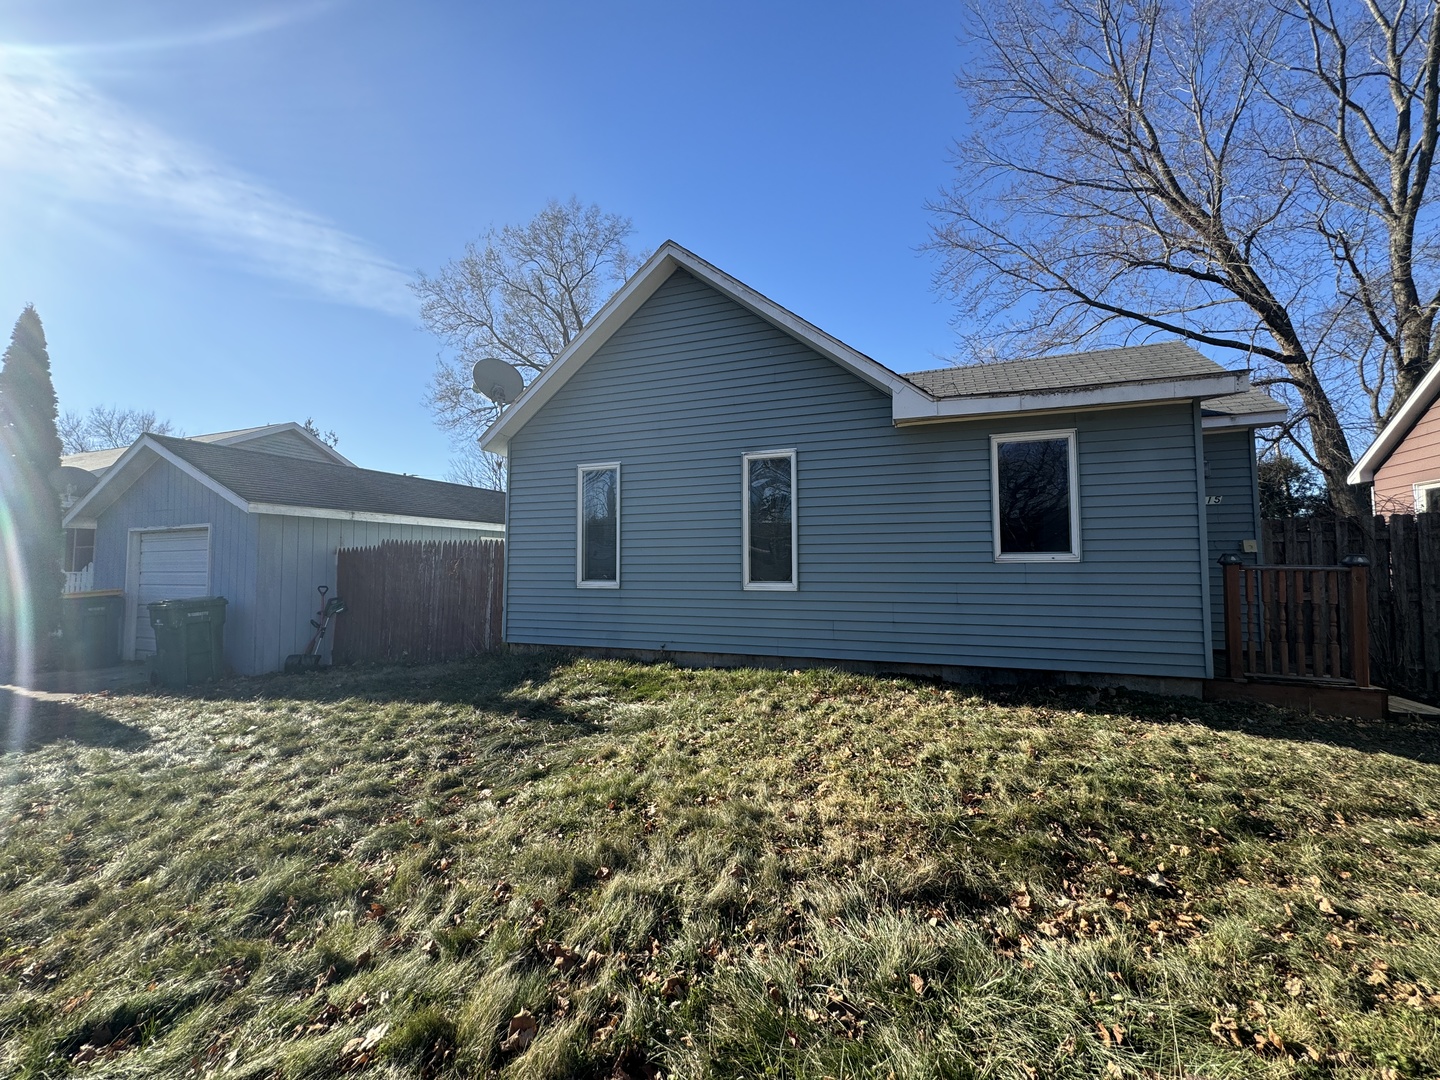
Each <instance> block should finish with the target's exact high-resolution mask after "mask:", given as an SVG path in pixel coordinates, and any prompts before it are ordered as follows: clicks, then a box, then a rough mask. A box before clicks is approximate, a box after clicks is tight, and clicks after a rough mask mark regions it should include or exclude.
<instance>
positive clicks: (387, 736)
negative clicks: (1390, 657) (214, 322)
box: [0, 656, 1440, 1080]
mask: <svg viewBox="0 0 1440 1080" xmlns="http://www.w3.org/2000/svg"><path fill="white" fill-rule="evenodd" d="M3 704H4V703H0V708H3ZM12 704H13V703H12ZM0 735H3V736H4V739H3V741H0V749H3V748H7V747H8V748H9V752H8V753H0V1075H4V1076H22V1077H52V1076H68V1075H83V1076H194V1077H210V1076H215V1077H221V1076H224V1077H272V1076H275V1077H310V1076H327V1075H334V1074H345V1073H364V1074H366V1075H370V1076H486V1075H492V1074H493V1075H500V1076H505V1077H542V1076H553V1077H560V1076H589V1077H602V1078H604V1077H615V1078H619V1077H625V1076H630V1077H653V1076H657V1075H660V1074H663V1075H665V1076H667V1077H669V1076H678V1077H692V1076H693V1077H702V1076H703V1077H732V1076H734V1077H738V1076H773V1077H814V1078H820V1077H834V1078H837V1080H838V1078H840V1077H859V1076H879V1077H882V1078H883V1077H887V1076H894V1077H896V1078H904V1077H927V1076H955V1077H968V1076H987V1077H989V1076H994V1077H1016V1078H1032V1077H1066V1076H1075V1077H1079V1076H1093V1077H1142V1076H1143V1077H1182V1076H1183V1077H1202V1076H1203V1077H1246V1076H1284V1077H1290V1076H1294V1077H1312V1076H1313V1077H1434V1076H1440V731H1437V729H1436V728H1435V727H1434V726H1428V727H1427V726H1418V725H1414V726H1403V725H1395V724H1378V723H1376V724H1356V723H1351V722H1347V721H1338V720H1325V719H1315V718H1303V717H1295V716H1288V715H1286V714H1283V713H1279V712H1275V711H1272V710H1266V709H1258V708H1257V709H1243V708H1237V707H1223V708H1222V707H1215V706H1205V705H1202V704H1200V703H1198V702H1186V701H1179V700H1173V699H1163V698H1148V697H1142V696H1138V695H1135V696H1130V695H1124V694H1121V695H1100V694H1096V693H1094V692H1089V693H1087V692H1085V691H1074V692H1069V691H1067V692H1049V693H1046V692H1033V693H1026V694H1014V695H1005V694H985V695H981V694H977V693H975V692H972V691H970V690H967V689H964V688H957V687H948V686H943V685H936V684H931V683H926V682H914V681H906V680H898V679H896V680H892V679H876V678H868V677H862V676H855V675H847V674H839V673H836V672H832V671H805V672H793V673H792V672H766V671H751V670H744V671H722V672H713V671H706V672H695V671H685V670H679V669H674V668H670V667H667V666H647V665H635V664H625V663H618V662H596V661H586V660H572V659H567V658H564V657H554V656H552V657H528V658H526V657H512V658H500V659H493V660H482V661H476V662H472V663H463V664H454V665H447V666H441V667H432V668H411V669H383V670H382V669H357V670H338V671H332V672H327V673H322V674H319V675H315V676H312V677H299V678H292V679H282V678H275V679H262V680H246V681H241V682H235V683H230V684H225V685H222V686H220V687H218V688H216V689H214V690H212V691H211V692H209V693H207V694H205V695H199V694H197V695H194V696H167V695H161V694H157V695H137V696H119V695H117V696H94V697H87V698H82V699H78V700H76V701H75V702H74V703H73V704H72V705H70V706H68V707H64V708H60V709H57V708H51V709H49V710H46V711H43V712H42V713H39V714H36V715H34V716H32V717H31V720H30V722H29V723H28V725H27V726H26V728H25V729H24V730H23V731H22V730H19V728H18V725H17V722H16V720H15V718H14V717H13V716H12V718H11V719H10V721H9V722H8V726H6V725H5V724H0Z"/></svg>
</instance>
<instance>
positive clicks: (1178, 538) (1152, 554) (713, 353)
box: [506, 271, 1210, 678]
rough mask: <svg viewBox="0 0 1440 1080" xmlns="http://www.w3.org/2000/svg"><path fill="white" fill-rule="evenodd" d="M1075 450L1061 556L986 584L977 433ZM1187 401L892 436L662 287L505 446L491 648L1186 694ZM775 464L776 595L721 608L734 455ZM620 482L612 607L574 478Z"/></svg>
mask: <svg viewBox="0 0 1440 1080" xmlns="http://www.w3.org/2000/svg"><path fill="white" fill-rule="evenodd" d="M1060 428H1075V429H1077V431H1078V435H1077V440H1078V463H1079V489H1080V500H1081V502H1080V523H1081V544H1082V559H1081V561H1080V562H1078V563H1074V562H1070V563H1064V562H1061V563H996V562H995V561H994V557H993V541H992V531H991V501H990V444H989V439H990V436H991V434H995V433H1008V432H1022V431H1036V430H1049V429H1060ZM1199 444H1200V435H1199V412H1198V406H1196V405H1194V404H1192V403H1188V402H1186V403H1179V404H1170V405H1162V406H1154V407H1147V408H1131V409H1121V410H1113V411H1106V412H1084V413H1075V414H1070V415H1061V416H1056V415H1050V416H1045V417H1041V418H1031V419H1014V418H1012V419H1001V420H976V421H967V422H963V423H945V424H934V425H923V426H916V427H908V428H896V427H895V426H894V425H893V424H892V422H891V411H890V400H889V397H888V395H887V394H885V393H884V392H882V391H879V390H877V389H875V388H874V387H872V386H870V385H869V384H868V383H865V382H863V381H862V380H860V379H858V378H856V377H855V376H854V375H852V374H850V373H849V372H847V371H845V370H844V369H842V368H840V367H839V366H837V365H836V364H834V363H832V362H831V361H829V360H827V359H825V358H824V357H822V356H820V355H819V354H817V353H815V352H814V351H813V350H811V349H810V348H808V347H807V346H805V345H803V344H801V343H800V342H798V341H796V340H795V339H794V338H792V337H790V336H789V335H787V334H784V333H782V332H781V331H779V330H777V329H775V328H774V327H773V326H771V325H770V324H769V323H767V322H765V321H763V320H762V319H760V318H759V317H757V316H756V315H754V314H753V313H751V312H749V311H748V310H747V309H745V308H743V307H742V306H740V305H739V304H736V303H735V302H733V301H731V300H730V299H729V298H727V297H725V296H723V295H722V294H720V293H718V292H717V291H715V290H714V289H712V288H710V287H709V286H708V285H705V284H704V283H702V282H700V281H698V280H697V279H695V278H694V277H692V276H690V275H689V274H687V273H685V272H684V271H677V272H676V273H675V274H674V275H673V276H672V277H671V278H670V279H669V280H668V281H667V282H666V283H665V284H664V285H662V286H661V287H660V289H659V290H658V291H657V292H656V293H655V294H654V295H653V296H652V297H651V298H650V299H649V300H648V301H647V302H646V303H645V304H644V305H643V306H642V307H641V308H640V309H639V310H638V311H637V312H636V313H635V315H633V316H632V317H631V318H630V319H629V320H628V321H627V322H626V324H625V325H624V326H622V327H621V328H620V329H619V330H618V331H617V332H616V333H615V334H614V335H613V336H612V337H611V338H610V339H609V341H607V342H606V343H605V345H604V346H603V347H602V348H601V349H600V350H599V351H598V352H597V353H596V354H595V355H594V356H593V357H592V358H591V359H590V360H588V361H587V362H586V364H585V365H584V367H583V368H581V369H580V371H578V372H577V373H576V374H575V375H574V376H573V377H572V378H571V379H570V381H569V382H568V383H566V385H565V386H564V387H563V388H561V389H560V391H559V392H558V393H557V394H556V395H555V396H554V398H552V399H551V400H550V401H549V402H548V403H547V404H546V405H545V407H544V408H542V409H541V410H540V411H539V412H538V413H537V414H536V416H535V417H533V418H532V419H531V420H530V421H529V423H527V424H526V425H525V427H524V428H522V429H521V430H520V431H519V432H518V433H517V434H516V435H515V436H514V438H513V439H512V440H511V442H510V447H509V456H510V496H509V510H508V514H509V519H508V529H507V532H508V537H507V539H508V543H507V569H506V584H507V596H506V638H507V640H508V641H510V642H514V643H520V644H554V645H580V646H594V647H602V648H604V647H608V648H634V649H645V650H657V649H666V650H671V651H677V652H691V651H693V652H709V653H728V654H741V655H765V656H772V657H787V656H792V657H811V658H824V659H840V660H862V661H875V662H880V663H916V664H938V665H958V666H970V667H985V668H1019V669H1037V670H1048V671H1069V672H1082V673H1097V674H1100V673H1113V674H1122V675H1123V674H1135V675H1149V676H1175V677H1183V678H1203V677H1205V676H1206V674H1207V672H1208V665H1209V648H1210V643H1209V633H1208V623H1207V617H1206V616H1207V610H1206V609H1207V607H1208V596H1207V582H1206V580H1205V579H1206V572H1205V570H1204V568H1203V566H1202V559H1203V555H1204V551H1205V545H1204V541H1203V537H1204V529H1205V523H1204V514H1203V509H1202V502H1201V497H1200V496H1201V492H1200V483H1201V475H1200V465H1199V462H1198V460H1197V459H1198V456H1199V449H1198V448H1199ZM789 449H794V450H795V451H796V452H797V466H796V472H797V481H796V482H797V489H798V490H797V500H796V506H797V515H798V522H799V530H798V551H799V589H798V590H797V591H794V592H783V591H765V592H746V591H744V590H743V589H742V588H741V550H740V549H741V455H742V454H743V453H745V452H748V451H766V450H789ZM610 461H618V462H620V463H621V510H620V529H621V557H620V558H621V563H620V579H621V587H620V588H619V589H580V588H576V585H575V523H576V466H577V465H580V464H585V463H591V462H610Z"/></svg>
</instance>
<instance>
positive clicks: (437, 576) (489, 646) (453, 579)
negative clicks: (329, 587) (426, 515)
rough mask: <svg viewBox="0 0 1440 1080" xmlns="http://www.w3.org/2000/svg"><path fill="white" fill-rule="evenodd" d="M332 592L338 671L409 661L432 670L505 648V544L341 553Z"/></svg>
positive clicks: (387, 545)
mask: <svg viewBox="0 0 1440 1080" xmlns="http://www.w3.org/2000/svg"><path fill="white" fill-rule="evenodd" d="M335 591H336V593H337V595H339V596H340V597H341V598H343V599H344V601H345V612H344V614H342V615H340V616H338V617H337V618H336V620H335V644H334V647H333V650H334V651H333V655H334V659H335V662H336V663H337V664H345V663H353V662H355V661H364V660H379V661H397V660H404V661H410V662H414V663H430V662H434V661H437V660H453V659H456V658H458V657H462V656H473V655H474V654H476V653H482V652H490V651H492V650H494V649H496V648H498V647H499V645H500V629H501V615H502V613H503V609H502V605H503V603H504V595H505V542H504V541H503V540H472V541H466V542H449V541H447V542H443V543H442V542H416V541H399V540H387V541H385V542H384V543H382V544H381V545H380V546H379V547H368V548H341V549H340V552H339V558H338V565H337V568H336V574H335Z"/></svg>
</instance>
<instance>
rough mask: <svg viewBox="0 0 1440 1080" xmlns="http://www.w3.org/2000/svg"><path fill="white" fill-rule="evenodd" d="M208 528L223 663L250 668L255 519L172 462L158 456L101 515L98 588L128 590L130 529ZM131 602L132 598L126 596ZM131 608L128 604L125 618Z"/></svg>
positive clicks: (244, 669)
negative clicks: (222, 603)
mask: <svg viewBox="0 0 1440 1080" xmlns="http://www.w3.org/2000/svg"><path fill="white" fill-rule="evenodd" d="M185 525H208V526H209V527H210V588H209V592H210V595H212V596H223V597H225V599H226V600H227V601H229V603H228V604H227V606H226V609H225V662H226V664H228V665H229V666H230V667H231V668H233V669H234V670H235V671H239V672H247V671H250V670H252V664H253V657H254V633H255V624H254V619H253V609H252V608H250V607H249V606H248V605H247V604H246V603H245V600H246V599H248V598H249V597H250V596H252V595H253V594H254V591H255V573H256V560H255V551H256V539H257V530H256V524H255V519H254V518H253V517H252V516H251V515H249V514H247V513H245V511H243V510H241V509H240V508H239V507H237V506H235V505H234V504H232V503H230V502H227V501H226V500H225V499H222V498H221V497H220V496H219V495H217V494H215V492H213V491H211V490H210V489H209V488H207V487H205V486H204V485H203V484H200V483H198V482H197V481H195V480H194V479H192V478H191V477H189V476H187V475H185V473H183V472H181V471H180V470H179V469H177V468H175V467H174V466H173V465H171V464H170V463H169V462H166V461H161V460H156V461H155V463H154V464H152V465H151V466H150V468H149V469H147V470H146V471H145V473H144V474H143V475H142V476H140V478H139V479H138V480H136V481H135V482H134V483H133V484H131V485H130V487H129V488H128V489H126V491H125V492H124V494H123V495H122V496H121V497H120V498H119V499H117V500H116V501H115V502H114V503H113V504H112V505H111V506H110V507H109V508H108V509H107V510H105V512H104V513H102V514H101V515H100V517H99V520H98V521H97V522H96V527H95V584H94V586H93V587H94V588H96V589H125V588H126V581H125V571H126V562H127V558H128V551H129V543H130V530H131V529H152V528H173V527H179V526H185ZM127 599H129V600H130V602H131V603H133V602H134V598H133V597H127ZM131 614H132V612H130V611H129V609H128V607H127V618H128V617H131Z"/></svg>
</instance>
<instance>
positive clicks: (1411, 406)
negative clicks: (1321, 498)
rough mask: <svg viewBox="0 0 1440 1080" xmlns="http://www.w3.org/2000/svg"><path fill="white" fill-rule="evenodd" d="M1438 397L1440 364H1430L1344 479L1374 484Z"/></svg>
mask: <svg viewBox="0 0 1440 1080" xmlns="http://www.w3.org/2000/svg"><path fill="white" fill-rule="evenodd" d="M1437 397H1440V363H1437V364H1433V365H1431V368H1430V370H1429V371H1428V372H1426V374H1425V378H1423V379H1421V380H1420V385H1419V386H1417V387H1415V392H1414V393H1413V394H1411V395H1410V396H1409V397H1408V398H1406V399H1405V404H1404V405H1402V406H1400V411H1399V412H1398V413H1396V414H1395V416H1394V418H1392V419H1391V421H1390V422H1389V423H1388V424H1386V425H1385V426H1384V427H1383V428H1381V430H1380V434H1379V435H1377V436H1375V441H1374V442H1372V443H1371V444H1370V447H1369V449H1367V450H1366V451H1365V453H1363V454H1361V455H1360V460H1359V461H1357V462H1356V463H1355V468H1353V469H1351V470H1350V475H1349V476H1347V477H1346V478H1345V479H1346V480H1347V481H1348V482H1349V483H1352V484H1368V483H1370V482H1371V481H1373V480H1374V479H1375V474H1376V473H1377V472H1378V471H1379V470H1380V468H1381V466H1383V465H1384V464H1385V462H1387V461H1389V460H1390V455H1391V454H1392V453H1394V452H1395V448H1396V447H1397V446H1399V445H1400V443H1401V442H1403V441H1404V439H1405V436H1406V435H1409V434H1410V429H1411V428H1413V427H1414V426H1415V424H1416V422H1417V421H1419V419H1420V417H1421V416H1423V415H1424V413H1425V410H1426V409H1428V408H1429V407H1430V406H1431V405H1432V404H1433V403H1434V401H1435V399H1436V398H1437Z"/></svg>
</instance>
